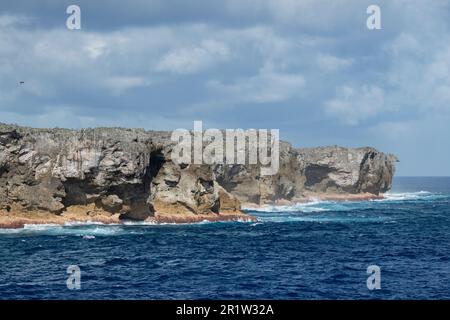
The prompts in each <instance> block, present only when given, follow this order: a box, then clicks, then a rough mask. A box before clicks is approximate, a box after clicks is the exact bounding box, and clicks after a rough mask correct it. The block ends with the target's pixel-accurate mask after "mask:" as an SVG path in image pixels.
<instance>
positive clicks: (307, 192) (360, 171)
mask: <svg viewBox="0 0 450 320" xmlns="http://www.w3.org/2000/svg"><path fill="white" fill-rule="evenodd" d="M396 161H398V160H397V158H396V157H395V156H394V155H386V154H384V153H382V152H379V151H377V150H375V149H373V148H370V147H365V148H342V147H337V146H331V147H319V148H308V149H294V148H292V146H291V145H290V144H289V143H286V142H282V143H281V144H280V169H279V171H278V173H277V174H275V175H273V176H260V175H259V172H260V170H259V167H258V166H256V165H255V166H243V165H235V166H232V167H227V166H216V167H215V172H216V176H217V180H218V182H219V183H220V184H221V185H222V186H223V187H224V188H225V189H226V190H227V191H228V192H230V193H232V194H235V195H236V196H237V197H238V198H239V199H240V200H241V201H242V202H244V203H256V204H265V203H274V202H277V201H285V200H288V201H294V202H295V201H302V200H304V199H305V198H311V197H321V196H336V198H337V197H339V196H341V195H352V194H366V193H367V194H371V195H373V196H378V195H380V194H382V193H384V192H386V191H388V190H389V189H390V188H391V185H392V177H393V176H394V172H395V162H396Z"/></svg>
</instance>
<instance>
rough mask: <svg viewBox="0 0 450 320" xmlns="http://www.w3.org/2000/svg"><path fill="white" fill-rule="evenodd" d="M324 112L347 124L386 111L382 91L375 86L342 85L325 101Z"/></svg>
mask: <svg viewBox="0 0 450 320" xmlns="http://www.w3.org/2000/svg"><path fill="white" fill-rule="evenodd" d="M324 106H325V112H326V114H328V115H329V116H333V117H335V118H337V119H339V120H340V121H341V122H342V123H344V124H347V125H357V124H359V123H360V122H362V121H364V120H367V119H369V118H372V117H375V116H377V115H379V114H380V113H382V112H384V111H386V107H385V103H384V91H383V90H382V89H381V88H379V87H376V86H359V87H354V86H342V87H339V88H338V89H337V92H336V96H335V98H334V99H332V100H329V101H326V102H325V104H324Z"/></svg>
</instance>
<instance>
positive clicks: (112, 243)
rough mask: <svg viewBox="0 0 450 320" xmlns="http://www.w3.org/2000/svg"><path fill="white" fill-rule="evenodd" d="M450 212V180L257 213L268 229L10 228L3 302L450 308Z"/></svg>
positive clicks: (400, 184)
mask: <svg viewBox="0 0 450 320" xmlns="http://www.w3.org/2000/svg"><path fill="white" fill-rule="evenodd" d="M449 204H450V178H397V179H396V180H395V183H394V188H393V190H392V192H390V193H389V194H388V195H387V198H386V199H383V200H374V201H359V202H333V201H312V202H310V203H306V204H299V205H295V206H284V207H266V208H263V209H259V210H257V211H256V210H248V213H249V214H252V215H255V216H256V217H257V218H258V222H216V223H207V222H205V223H199V224H184V225H171V224H167V225H147V224H128V225H112V226H111V225H108V226H107V225H101V224H92V225H67V226H54V225H40V226H34V225H30V226H26V227H25V228H24V229H17V230H0V299H449V298H450V246H449V243H450V206H449ZM69 265H78V266H79V267H80V269H81V283H80V286H81V288H80V289H79V290H69V289H68V288H67V285H66V280H67V278H68V276H69V275H68V274H67V273H66V270H67V267H68V266H69ZM369 265H378V266H379V267H380V268H381V289H380V290H369V289H368V288H367V286H366V280H367V277H368V275H367V273H366V270H367V267H368V266H369Z"/></svg>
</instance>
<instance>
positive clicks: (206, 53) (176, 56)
mask: <svg viewBox="0 0 450 320" xmlns="http://www.w3.org/2000/svg"><path fill="white" fill-rule="evenodd" d="M229 57H230V50H229V48H228V47H227V46H226V44H224V43H222V42H218V41H215V40H204V41H202V43H201V44H200V46H197V47H185V48H177V49H173V50H170V51H169V52H168V53H167V54H166V55H165V56H164V57H163V58H162V59H161V60H160V62H159V63H158V64H157V66H156V70H158V71H169V72H173V73H179V74H189V73H195V72H199V71H203V70H205V69H207V68H209V67H211V66H213V65H214V64H216V63H220V62H223V61H226V60H228V59H229Z"/></svg>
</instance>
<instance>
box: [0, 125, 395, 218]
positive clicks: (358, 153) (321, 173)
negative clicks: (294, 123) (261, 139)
mask: <svg viewBox="0 0 450 320" xmlns="http://www.w3.org/2000/svg"><path fill="white" fill-rule="evenodd" d="M172 147H173V143H172V142H171V141H170V132H156V131H144V130H141V129H120V128H97V129H83V130H65V129H31V128H24V127H18V126H10V125H2V124H0V210H3V211H17V210H22V211H23V210H42V211H48V212H52V213H55V214H60V213H62V212H64V211H65V210H66V209H67V208H69V207H71V206H89V207H95V208H99V209H101V210H104V211H107V212H110V213H111V214H116V213H119V214H121V217H122V218H127V219H137V220H145V219H146V218H148V217H151V216H153V215H154V214H155V213H162V214H164V213H167V214H180V215H182V214H190V215H192V214H199V215H208V214H211V215H214V214H219V213H221V212H227V213H232V212H239V211H240V207H241V203H255V204H262V203H269V202H276V201H278V200H290V201H295V200H298V199H302V198H304V197H307V196H308V195H310V194H321V193H336V194H355V193H363V192H368V193H372V194H374V195H376V194H379V193H382V192H385V191H386V190H388V189H389V188H390V186H391V182H392V176H393V174H394V162H395V161H396V159H395V157H394V156H391V155H385V154H383V153H381V152H378V151H377V150H375V149H373V148H358V149H347V148H341V147H325V148H312V149H294V148H292V147H291V145H290V144H288V143H285V142H282V143H281V144H280V170H279V172H278V174H276V175H273V176H260V174H259V173H260V170H259V169H260V168H259V166H258V165H251V166H250V165H233V166H223V165H213V166H208V165H200V166H198V165H187V164H181V165H179V164H175V163H174V162H172V161H171V159H170V154H171V150H172Z"/></svg>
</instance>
